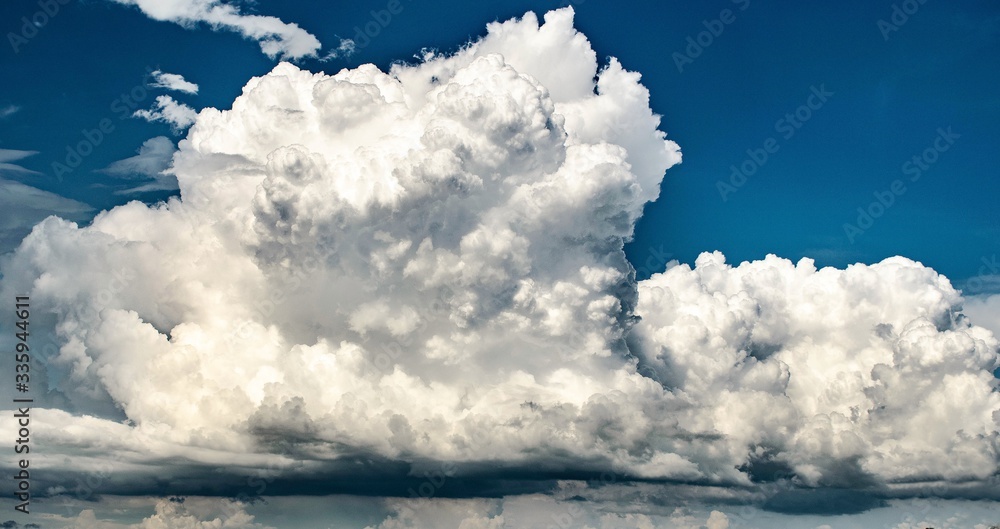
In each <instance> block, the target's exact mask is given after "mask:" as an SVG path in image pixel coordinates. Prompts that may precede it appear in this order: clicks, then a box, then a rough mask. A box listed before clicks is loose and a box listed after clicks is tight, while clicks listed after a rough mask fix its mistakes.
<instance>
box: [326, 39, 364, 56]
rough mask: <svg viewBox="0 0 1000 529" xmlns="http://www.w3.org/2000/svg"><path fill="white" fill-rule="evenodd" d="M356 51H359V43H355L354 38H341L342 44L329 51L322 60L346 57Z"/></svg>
mask: <svg viewBox="0 0 1000 529" xmlns="http://www.w3.org/2000/svg"><path fill="white" fill-rule="evenodd" d="M355 51H357V44H355V43H354V41H353V40H352V39H340V45H339V46H337V47H336V48H335V49H332V50H330V51H329V52H327V54H326V55H325V56H324V57H323V59H322V60H323V61H330V60H333V59H346V58H347V57H350V56H351V55H354V52H355Z"/></svg>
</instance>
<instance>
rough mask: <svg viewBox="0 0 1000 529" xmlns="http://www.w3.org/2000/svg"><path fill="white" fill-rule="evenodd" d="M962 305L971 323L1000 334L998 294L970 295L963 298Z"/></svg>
mask: <svg viewBox="0 0 1000 529" xmlns="http://www.w3.org/2000/svg"><path fill="white" fill-rule="evenodd" d="M964 307H965V311H964V312H965V314H967V315H968V316H969V319H971V320H972V323H974V324H976V325H979V326H981V327H986V328H987V329H989V330H991V331H993V334H994V335H996V336H1000V294H992V295H982V296H970V297H968V298H966V299H965V305H964Z"/></svg>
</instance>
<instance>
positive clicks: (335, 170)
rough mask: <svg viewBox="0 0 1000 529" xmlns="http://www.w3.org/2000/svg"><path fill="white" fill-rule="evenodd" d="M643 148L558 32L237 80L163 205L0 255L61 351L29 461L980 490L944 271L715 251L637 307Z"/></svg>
mask: <svg viewBox="0 0 1000 529" xmlns="http://www.w3.org/2000/svg"><path fill="white" fill-rule="evenodd" d="M659 125H660V122H659V117H658V116H656V115H655V114H653V113H652V111H651V110H650V108H649V97H648V93H647V91H646V89H645V88H644V87H643V86H642V85H641V84H640V82H639V75H638V74H636V73H633V72H628V71H626V70H625V69H624V68H623V67H622V65H621V64H619V63H618V62H617V61H616V60H614V59H611V60H610V61H609V63H608V64H607V65H606V66H604V67H601V68H599V65H598V61H597V58H596V54H595V53H594V51H593V50H592V49H591V47H590V44H589V42H588V41H587V39H586V38H585V37H584V36H583V35H581V34H580V33H578V32H576V31H575V30H574V29H573V12H572V10H571V9H563V10H559V11H554V12H551V13H548V14H547V15H546V16H545V20H544V23H540V21H539V20H538V19H537V18H536V17H535V16H534V15H533V14H528V15H526V16H525V17H523V18H522V19H518V20H512V21H509V22H504V23H497V24H491V25H490V26H489V28H488V34H487V36H485V37H484V38H482V39H481V40H479V41H477V42H474V43H472V44H470V45H469V46H467V47H465V48H463V49H462V50H461V51H459V52H457V53H455V54H454V55H447V56H437V55H433V54H428V55H427V56H426V57H425V59H424V60H423V61H422V62H421V63H420V64H417V65H396V66H394V67H393V68H392V69H391V70H390V71H389V72H382V71H379V70H378V69H377V68H375V67H374V66H371V65H365V66H361V67H359V68H356V69H353V70H343V71H341V72H339V73H337V74H336V75H326V74H320V73H311V72H307V71H303V70H300V69H299V68H297V67H295V66H293V65H290V64H284V63H283V64H280V65H278V66H277V67H276V68H275V69H274V70H273V71H272V72H270V73H269V74H267V75H264V76H262V77H259V78H255V79H252V80H251V81H250V82H248V83H247V85H246V87H245V88H244V90H243V94H242V95H241V96H240V97H239V98H237V99H236V100H235V101H234V103H233V105H232V108H231V109H230V110H216V109H211V108H209V109H205V110H202V111H201V112H200V113H199V114H198V116H197V119H196V121H195V123H194V125H193V126H192V127H191V129H190V131H189V133H188V135H187V138H186V139H185V140H183V141H181V142H180V144H179V146H178V151H177V152H176V153H175V154H174V156H173V166H172V169H171V170H170V172H171V174H174V175H176V177H177V181H178V183H179V187H180V198H178V199H173V200H170V201H169V202H168V203H166V204H160V205H155V206H147V205H144V204H141V203H138V202H133V203H130V204H127V205H124V206H120V207H118V208H115V209H113V210H111V211H108V212H105V213H102V214H101V215H99V216H98V217H97V218H96V219H95V220H94V222H93V223H92V224H91V225H90V226H87V227H83V228H81V227H78V226H77V225H75V224H72V223H70V222H66V221H63V220H59V219H56V218H50V219H48V220H46V221H45V222H43V223H42V224H40V225H38V226H37V227H36V228H35V229H34V231H33V233H32V234H31V235H30V236H29V237H28V238H27V239H26V240H25V241H24V242H23V244H22V245H21V247H20V248H19V250H18V251H17V252H16V253H15V254H14V255H13V256H11V257H10V258H9V259H7V261H6V262H5V263H4V265H3V273H4V282H3V295H4V296H6V297H7V298H10V297H11V296H12V295H14V293H15V292H17V293H18V294H24V293H27V294H30V295H31V297H32V303H33V306H34V307H35V309H34V310H35V313H36V314H37V321H38V322H39V323H40V324H42V325H51V326H52V327H53V328H54V329H55V331H56V332H55V336H54V338H53V340H54V343H56V344H57V345H58V354H55V355H52V357H51V358H49V359H48V361H47V363H46V373H45V375H46V378H45V380H46V381H47V383H48V385H49V387H50V389H51V392H50V394H49V395H48V396H46V397H45V398H46V399H48V401H47V402H48V404H47V406H48V408H49V409H44V410H37V416H38V420H39V421H40V422H41V424H43V425H52V428H51V429H49V428H46V427H44V426H40V427H39V442H40V443H42V445H43V447H44V450H43V453H47V454H73V455H75V456H77V458H75V459H74V460H71V461H69V462H68V463H66V462H64V461H62V460H61V459H60V460H59V461H57V460H56V457H53V458H52V459H44V460H43V461H42V462H41V464H42V465H49V466H54V465H61V466H62V465H69V466H71V467H72V466H74V465H75V466H76V467H77V468H75V470H78V471H84V470H86V465H87V464H91V463H92V461H93V459H95V458H100V457H101V454H102V453H105V452H106V451H107V450H109V449H114V450H115V451H116V452H117V453H119V454H122V455H121V456H120V457H121V460H120V461H119V462H118V463H117V464H116V467H115V468H117V469H118V470H119V473H120V474H129V473H136V474H142V473H145V474H146V475H147V476H152V475H155V473H156V472H157V469H159V468H162V467H163V466H171V467H174V468H177V467H183V468H185V469H190V468H192V467H198V466H216V465H222V466H223V467H224V468H228V469H235V470H233V471H234V472H238V471H240V470H239V469H247V468H253V467H261V466H265V465H266V466H269V467H273V468H278V469H280V471H285V472H289V473H293V472H294V473H299V474H301V475H308V474H309V472H311V471H315V470H316V469H321V468H322V469H329V468H330V467H329V466H327V464H328V463H330V462H334V461H338V460H343V459H344V458H348V457H351V456H353V455H356V454H358V453H363V454H370V455H371V456H372V457H377V458H383V459H384V460H387V461H388V460H396V461H403V462H407V463H412V464H414V465H415V467H420V465H424V466H426V465H430V464H432V462H434V461H451V462H456V463H458V467H457V468H459V472H460V473H463V472H464V473H466V474H474V473H475V472H477V469H482V468H493V469H495V468H497V467H501V468H503V467H510V468H521V469H524V468H531V469H532V470H534V471H546V472H548V471H555V472H565V471H579V470H594V471H612V472H616V473H618V474H619V475H623V476H631V477H641V478H652V479H672V480H682V481H692V482H699V483H728V484H733V483H741V484H747V483H749V482H750V481H751V480H753V479H761V478H760V468H762V466H768V467H780V468H787V469H788V472H789V475H793V474H794V475H795V476H796V479H799V480H800V481H801V482H802V483H805V484H824V483H826V484H854V485H857V484H868V483H873V482H884V481H892V480H904V481H905V480H930V479H967V478H978V479H982V478H986V477H988V476H989V474H991V473H993V472H995V471H996V466H997V455H996V454H997V429H998V425H997V421H998V419H1000V413H998V411H997V410H1000V400H998V394H997V392H996V388H995V386H996V381H995V380H994V379H993V378H992V376H991V374H990V370H991V369H993V368H994V367H995V364H996V361H997V355H996V349H997V342H996V340H995V339H994V338H993V337H992V335H991V334H990V333H988V332H987V331H985V330H983V329H980V328H977V327H971V326H970V325H969V324H968V322H967V321H965V319H963V317H962V316H961V315H959V314H957V313H956V312H955V311H954V307H957V306H958V305H959V304H960V302H961V298H960V296H959V295H958V293H957V292H956V291H955V290H953V289H952V288H951V286H950V285H949V284H948V282H947V281H946V280H945V279H944V278H943V277H941V276H938V275H937V274H936V273H934V272H933V271H932V270H929V269H926V268H924V267H922V266H920V265H918V264H916V263H913V262H910V261H907V260H905V259H892V260H889V261H886V262H884V263H881V264H879V265H875V266H872V267H855V268H852V269H849V270H847V271H836V270H821V271H816V270H815V269H813V268H812V267H811V264H810V263H808V262H803V263H800V264H799V265H798V266H792V265H791V264H790V263H787V262H785V261H781V260H778V259H768V260H765V261H763V262H760V263H753V264H748V265H744V266H741V267H738V268H735V269H734V268H730V267H727V266H726V265H724V264H723V263H722V258H721V256H718V255H714V256H713V255H706V256H703V257H702V258H701V259H700V260H699V263H698V266H697V267H696V269H695V270H691V269H689V268H686V267H680V266H678V267H674V268H672V269H670V270H668V271H667V272H666V273H665V274H663V275H659V276H654V277H653V278H651V279H650V280H649V281H646V282H643V283H642V284H641V285H638V286H637V285H636V283H635V281H634V273H633V270H632V268H631V266H630V265H629V264H628V262H627V261H626V260H625V256H624V253H623V250H622V248H623V245H624V243H625V242H626V241H627V240H628V239H629V238H630V237H631V234H632V230H633V226H634V224H635V221H636V220H637V219H638V217H639V216H640V214H641V212H642V208H643V206H644V204H646V203H647V202H649V201H652V200H655V199H656V198H657V196H658V193H659V183H660V180H661V179H662V177H663V175H664V171H665V170H667V169H668V168H669V167H670V166H672V165H674V164H676V163H677V162H679V161H680V153H679V150H678V147H677V145H676V144H674V143H673V142H671V141H668V140H666V139H665V135H664V134H663V133H662V132H660V131H659V130H658V126H659ZM640 317H641V318H642V320H641V322H640V320H639V318H640ZM636 322H639V323H638V324H637V323H636ZM954 395H960V397H957V398H956V397H954ZM55 408H62V409H61V410H60V409H55ZM8 421H9V419H8ZM56 424H65V425H68V429H67V430H65V431H63V432H62V433H56V432H57V431H59V430H58V428H56V427H55V426H54V425H56ZM344 472H346V473H350V474H352V475H354V474H356V473H357V470H354V469H348V470H345V471H344ZM476 523H477V524H479V525H476V526H477V527H478V526H480V525H482V526H484V527H488V526H491V525H490V524H494V525H495V524H496V520H493V518H492V517H490V516H487V517H484V518H483V519H482V520H481V523H480V522H478V521H477V522H476Z"/></svg>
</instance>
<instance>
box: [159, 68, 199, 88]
mask: <svg viewBox="0 0 1000 529" xmlns="http://www.w3.org/2000/svg"><path fill="white" fill-rule="evenodd" d="M150 75H152V76H153V82H152V83H150V84H149V86H151V87H154V88H165V89H167V90H176V91H178V92H184V93H185V94H197V93H198V85H196V84H194V83H192V82H191V81H188V80H187V79H185V78H184V76H183V75H180V74H176V73H166V72H163V71H161V70H154V71H153V72H152V73H151V74H150Z"/></svg>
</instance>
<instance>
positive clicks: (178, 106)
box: [132, 95, 198, 134]
mask: <svg viewBox="0 0 1000 529" xmlns="http://www.w3.org/2000/svg"><path fill="white" fill-rule="evenodd" d="M132 115H133V116H134V117H137V118H142V119H145V120H146V121H149V122H151V123H152V122H157V121H159V122H162V123H168V124H170V127H171V128H172V129H173V131H174V133H175V134H176V133H180V132H181V131H182V130H184V129H186V128H188V127H190V126H191V125H193V124H194V122H195V119H196V118H197V117H198V111H196V110H195V109H193V108H191V107H189V106H187V105H185V104H184V103H178V102H177V101H176V100H175V99H174V98H172V97H170V96H166V95H164V96H156V102H155V103H154V104H153V107H152V108H151V109H149V110H145V109H139V110H136V111H135V113H133V114H132Z"/></svg>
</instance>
